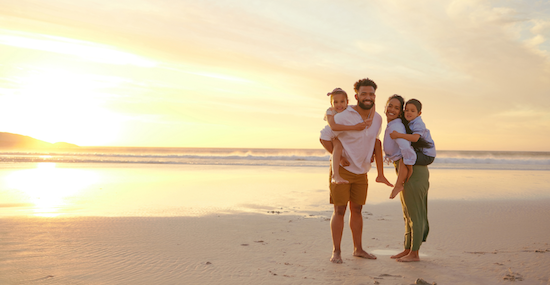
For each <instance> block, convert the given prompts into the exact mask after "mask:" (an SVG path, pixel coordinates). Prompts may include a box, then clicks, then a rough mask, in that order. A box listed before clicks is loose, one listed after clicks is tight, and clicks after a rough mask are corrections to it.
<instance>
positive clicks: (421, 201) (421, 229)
mask: <svg viewBox="0 0 550 285" xmlns="http://www.w3.org/2000/svg"><path fill="white" fill-rule="evenodd" d="M394 165H395V167H396V170H397V169H399V162H397V163H394ZM429 178H430V172H429V171H428V167H427V166H423V165H414V166H413V174H412V176H411V178H409V181H408V182H407V183H405V190H403V191H401V195H400V196H401V207H402V208H403V217H404V219H405V240H404V244H403V245H404V248H405V249H410V250H411V251H416V250H419V249H420V245H422V243H423V242H425V241H426V238H427V237H428V232H429V231H430V225H429V223H428V188H430V181H429Z"/></svg>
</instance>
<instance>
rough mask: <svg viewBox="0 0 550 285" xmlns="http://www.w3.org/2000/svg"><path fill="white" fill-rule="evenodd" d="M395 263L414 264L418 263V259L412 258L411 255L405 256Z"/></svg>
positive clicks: (416, 257)
mask: <svg viewBox="0 0 550 285" xmlns="http://www.w3.org/2000/svg"><path fill="white" fill-rule="evenodd" d="M397 261H399V262H416V261H420V258H419V257H418V256H412V255H411V254H409V255H407V256H403V257H401V258H398V259H397Z"/></svg>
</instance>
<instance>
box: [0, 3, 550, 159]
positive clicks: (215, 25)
mask: <svg viewBox="0 0 550 285" xmlns="http://www.w3.org/2000/svg"><path fill="white" fill-rule="evenodd" d="M549 39H550V1H536V0H535V1H523V0H517V1H511V0H510V1H505V0H501V1H484V0H454V1H449V0H419V1H408V0H371V1H353V0H344V1H338V2H336V1H328V0H327V1H325V0H307V1H300V0H279V1H262V2H259V1H249V0H235V1H218V0H215V1H214V0H212V1H208V0H206V1H188V0H154V1H153V0H119V1H106V0H79V1H73V0H49V1H41V0H18V1H11V0H0V106H1V107H2V111H1V112H0V132H10V133H17V134H23V135H27V136H31V137H34V138H37V139H41V140H44V141H48V142H61V141H63V142H69V143H74V144H77V145H81V146H152V147H230V148H235V147H243V148H321V145H320V143H319V131H320V130H321V129H322V128H323V127H324V126H325V125H326V122H325V121H324V120H323V115H324V113H325V111H326V109H327V108H328V107H329V106H330V101H329V97H327V96H326V93H327V92H330V91H331V90H332V89H334V88H336V87H340V88H343V89H344V90H346V91H347V92H348V94H349V95H350V104H355V102H356V101H355V99H354V98H353V95H354V91H353V83H354V82H355V81H357V80H358V79H361V78H365V77H368V78H371V79H373V80H374V81H375V82H376V83H377V84H378V90H377V92H376V96H377V98H376V104H377V105H376V110H377V112H379V113H380V115H382V117H383V118H384V120H385V115H384V105H385V103H386V100H387V98H388V97H389V96H391V95H392V94H400V95H402V96H403V97H405V99H411V98H416V99H419V100H420V101H421V102H422V104H423V110H422V118H423V120H424V122H425V123H426V126H427V127H428V128H429V129H430V131H431V134H432V137H433V139H434V141H435V144H436V147H437V149H438V150H508V151H522V150H525V151H550V143H548V140H549V139H550V111H549V110H550V40H549ZM383 128H385V123H384V124H383Z"/></svg>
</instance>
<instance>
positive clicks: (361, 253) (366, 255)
mask: <svg viewBox="0 0 550 285" xmlns="http://www.w3.org/2000/svg"><path fill="white" fill-rule="evenodd" d="M353 256H357V257H361V258H366V259H376V256H374V255H373V254H370V253H368V252H366V251H364V250H362V249H361V250H356V251H354V252H353Z"/></svg>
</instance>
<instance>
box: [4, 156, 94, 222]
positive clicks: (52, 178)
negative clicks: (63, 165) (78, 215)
mask: <svg viewBox="0 0 550 285" xmlns="http://www.w3.org/2000/svg"><path fill="white" fill-rule="evenodd" d="M96 180H97V178H96V177H95V174H94V172H87V171H84V170H79V169H59V168H56V165H55V163H39V164H37V167H36V168H34V169H25V170H19V171H15V172H12V173H11V174H10V175H9V176H7V177H6V185H7V187H9V189H10V190H12V191H13V190H16V191H19V192H20V195H21V197H22V199H21V201H22V202H26V203H31V204H32V205H33V211H34V215H35V216H41V217H55V216H58V215H59V213H60V212H61V213H63V212H66V209H64V207H66V206H72V207H74V205H73V204H74V203H71V202H67V199H70V198H71V197H73V196H78V195H79V194H81V193H79V192H80V191H81V190H83V189H85V188H86V187H87V186H89V185H91V184H93V183H94V182H96Z"/></svg>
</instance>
